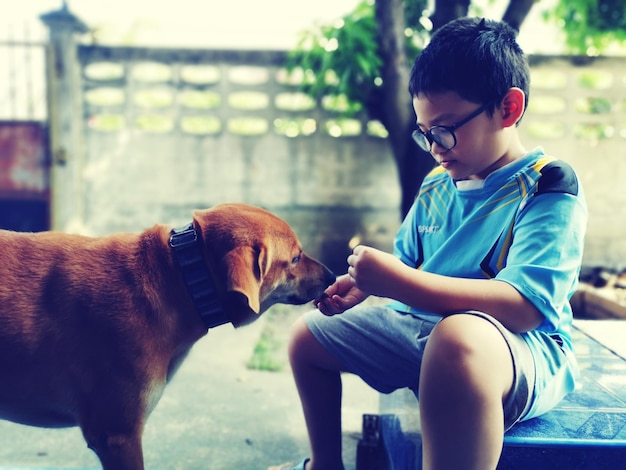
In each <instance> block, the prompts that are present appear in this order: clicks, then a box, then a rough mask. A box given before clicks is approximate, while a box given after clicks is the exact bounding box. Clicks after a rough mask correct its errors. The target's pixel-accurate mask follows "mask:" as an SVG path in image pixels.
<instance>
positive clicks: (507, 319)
mask: <svg viewBox="0 0 626 470" xmlns="http://www.w3.org/2000/svg"><path fill="white" fill-rule="evenodd" d="M348 265H349V268H348V276H349V278H350V280H351V281H352V283H353V284H354V286H355V287H357V288H358V289H359V290H361V291H363V292H366V293H367V294H371V295H376V296H380V297H388V298H391V299H394V300H398V301H400V302H402V303H404V304H406V305H411V306H413V307H415V308H417V309H419V310H423V311H425V312H432V313H435V314H439V315H444V316H445V315H446V314H448V313H452V312H458V311H462V310H479V311H481V312H485V313H488V314H489V315H491V316H493V317H494V318H496V319H497V320H499V321H500V322H501V323H502V324H503V325H504V326H505V327H506V328H508V329H509V330H511V331H513V332H516V333H521V332H524V331H530V330H533V329H535V328H537V327H538V326H539V325H540V324H541V323H542V321H543V316H542V315H541V313H540V312H539V311H538V310H537V309H536V308H535V307H534V305H533V304H532V303H531V302H530V301H528V300H527V299H526V298H525V297H524V296H523V295H522V294H520V293H519V292H518V291H517V290H516V289H515V288H514V287H513V286H511V285H510V284H508V283H506V282H501V281H497V280H487V279H465V278H457V277H449V276H442V275H439V274H433V273H428V272H424V271H420V270H416V269H414V268H411V267H410V266H407V265H406V264H404V263H403V262H402V261H400V260H399V259H398V258H396V257H395V256H393V255H391V254H388V253H384V252H382V251H380V250H377V249H375V248H371V247H367V246H357V247H356V248H355V249H354V251H353V253H352V255H350V257H348Z"/></svg>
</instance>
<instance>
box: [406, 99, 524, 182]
mask: <svg viewBox="0 0 626 470" xmlns="http://www.w3.org/2000/svg"><path fill="white" fill-rule="evenodd" d="M482 106H483V103H473V102H471V101H467V100H465V99H463V98H461V97H460V96H459V95H457V94H456V93H454V92H446V93H438V94H431V95H428V96H426V95H423V94H420V95H418V96H415V97H413V108H414V109H415V114H416V115H417V128H418V130H419V131H421V132H418V133H421V134H423V133H426V138H427V140H428V141H430V144H431V147H430V153H431V154H432V156H433V157H434V158H435V160H437V162H438V163H439V164H440V165H441V166H442V167H443V168H444V169H445V170H446V171H447V172H448V173H449V174H450V176H451V177H452V178H454V179H456V180H462V179H484V178H485V177H486V176H487V175H489V173H491V172H492V171H494V170H496V169H498V168H500V167H502V166H504V165H506V164H507V163H510V162H511V161H513V160H515V159H516V158H519V157H520V156H521V155H523V154H524V153H525V151H524V149H523V148H522V147H521V145H520V144H519V141H518V140H517V134H516V131H515V126H514V125H513V126H511V125H510V123H509V122H508V121H507V120H506V118H504V119H503V113H502V110H501V109H500V107H496V110H495V112H494V114H493V116H490V115H489V114H488V111H481V107H482ZM472 115H473V116H472ZM468 117H469V118H470V119H469V120H468ZM459 123H462V124H461V125H460V126H458V127H456V128H454V127H455V125H458V124H459ZM434 126H446V127H448V130H449V131H452V133H453V134H454V137H455V138H456V144H454V140H455V139H454V137H453V138H452V139H446V133H447V131H446V130H443V132H442V129H441V128H435V129H433V127H434ZM451 126H452V128H453V129H450V127H451ZM429 131H431V132H432V134H431V133H429ZM432 135H441V136H442V137H443V139H440V140H441V141H442V142H447V146H450V145H454V146H453V147H452V148H449V149H446V148H445V146H444V145H440V144H438V143H437V142H436V139H435V140H433V138H432ZM447 136H448V137H449V134H448V135H447ZM418 137H419V136H418ZM423 139H424V138H423V136H422V140H423Z"/></svg>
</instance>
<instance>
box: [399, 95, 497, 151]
mask: <svg viewBox="0 0 626 470" xmlns="http://www.w3.org/2000/svg"><path fill="white" fill-rule="evenodd" d="M488 107H489V105H488V104H484V105H482V106H481V107H479V108H478V109H477V110H476V111H474V112H473V113H472V114H470V115H469V116H467V117H466V118H465V119H462V120H460V121H459V122H457V123H455V124H452V125H451V126H433V127H431V128H430V129H428V130H427V131H426V132H423V131H422V130H420V129H415V130H414V131H413V133H412V134H411V136H412V137H413V140H414V141H415V143H416V144H417V145H419V147H420V148H421V149H422V150H425V151H426V152H430V150H431V149H432V147H433V142H435V143H436V144H437V145H439V146H440V147H441V148H443V149H445V150H450V149H453V148H454V147H455V146H456V134H455V133H454V131H456V130H457V129H458V128H459V127H461V126H462V125H464V124H467V123H468V122H470V121H471V120H472V119H474V118H475V117H477V116H479V115H480V114H482V113H483V112H485V111H486V110H487V108H488ZM433 129H444V130H446V131H448V132H449V133H450V135H451V136H452V140H453V142H454V143H453V144H452V145H451V146H447V145H444V143H443V142H442V140H441V138H440V137H439V136H437V135H436V134H435V135H433V133H432V132H433Z"/></svg>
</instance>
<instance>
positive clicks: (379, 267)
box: [348, 245, 406, 297]
mask: <svg viewBox="0 0 626 470" xmlns="http://www.w3.org/2000/svg"><path fill="white" fill-rule="evenodd" d="M348 265H349V266H350V267H349V268H348V276H350V279H351V280H352V282H353V284H354V285H355V286H356V287H357V288H358V289H359V290H361V291H363V292H366V293H367V294H370V295H376V296H378V297H393V295H392V290H393V288H394V287H397V286H394V284H395V283H396V281H395V279H396V278H397V277H398V276H397V274H398V273H399V272H400V271H401V270H402V269H403V268H405V267H406V266H405V265H404V264H403V263H402V261H400V260H399V259H398V258H396V257H395V256H394V255H392V254H389V253H385V252H384V251H380V250H377V249H376V248H372V247H370V246H363V245H359V246H357V247H355V248H354V250H353V251H352V254H351V255H350V256H349V257H348Z"/></svg>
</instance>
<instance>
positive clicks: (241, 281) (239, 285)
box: [223, 246, 265, 327]
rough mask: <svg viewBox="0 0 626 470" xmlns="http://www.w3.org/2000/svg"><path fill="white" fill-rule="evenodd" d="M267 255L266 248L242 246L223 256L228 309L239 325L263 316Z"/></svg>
mask: <svg viewBox="0 0 626 470" xmlns="http://www.w3.org/2000/svg"><path fill="white" fill-rule="evenodd" d="M264 254H265V250H264V249H263V248H262V247H252V246H239V247H237V248H234V249H233V250H231V251H229V252H228V253H227V254H226V255H225V256H224V258H223V259H224V263H225V265H226V266H225V267H226V295H227V302H228V309H229V310H230V314H231V318H232V320H231V321H232V323H233V325H234V326H235V327H237V326H241V325H245V324H247V323H250V322H252V321H254V320H256V318H257V317H258V316H259V312H260V310H261V301H260V296H259V294H260V290H261V281H262V276H263V265H264V261H263V260H264V258H265V256H264ZM244 297H245V298H244Z"/></svg>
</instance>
